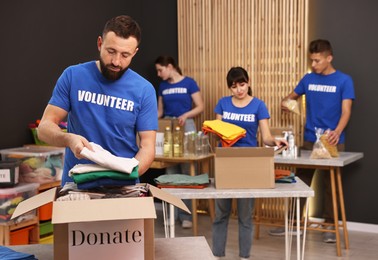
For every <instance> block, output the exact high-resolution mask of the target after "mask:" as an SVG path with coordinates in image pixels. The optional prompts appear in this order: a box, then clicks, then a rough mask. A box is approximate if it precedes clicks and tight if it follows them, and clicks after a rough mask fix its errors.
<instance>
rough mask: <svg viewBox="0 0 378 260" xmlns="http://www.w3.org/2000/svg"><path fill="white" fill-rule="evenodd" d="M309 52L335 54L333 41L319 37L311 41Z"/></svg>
mask: <svg viewBox="0 0 378 260" xmlns="http://www.w3.org/2000/svg"><path fill="white" fill-rule="evenodd" d="M309 52H310V53H311V54H312V53H326V54H328V55H333V50H332V46H331V43H330V42H329V41H327V40H323V39H318V40H314V41H312V42H311V43H310V48H309Z"/></svg>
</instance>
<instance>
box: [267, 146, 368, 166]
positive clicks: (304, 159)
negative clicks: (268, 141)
mask: <svg viewBox="0 0 378 260" xmlns="http://www.w3.org/2000/svg"><path fill="white" fill-rule="evenodd" d="M310 155H311V151H309V150H301V156H300V157H298V158H287V157H282V155H276V156H274V163H277V164H290V165H307V166H310V165H315V166H331V167H343V166H345V165H348V164H351V163H353V162H355V161H357V160H359V159H361V158H363V157H364V154H363V153H359V152H339V157H336V158H331V159H310Z"/></svg>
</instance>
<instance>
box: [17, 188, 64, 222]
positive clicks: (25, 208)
mask: <svg viewBox="0 0 378 260" xmlns="http://www.w3.org/2000/svg"><path fill="white" fill-rule="evenodd" d="M56 190H57V188H52V189H49V190H47V191H45V192H42V193H40V194H37V195H35V196H33V197H31V198H29V199H27V200H24V201H21V202H20V203H19V204H18V205H17V208H16V209H15V211H14V212H13V215H12V218H11V219H14V218H16V217H19V216H21V215H22V214H25V213H27V212H29V211H31V210H33V209H37V208H39V207H41V206H43V205H45V204H47V203H50V202H53V201H54V200H55V195H56Z"/></svg>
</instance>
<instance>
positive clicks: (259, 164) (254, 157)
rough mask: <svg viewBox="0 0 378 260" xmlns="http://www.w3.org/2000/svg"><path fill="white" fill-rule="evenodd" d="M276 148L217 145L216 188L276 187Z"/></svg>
mask: <svg viewBox="0 0 378 260" xmlns="http://www.w3.org/2000/svg"><path fill="white" fill-rule="evenodd" d="M274 187H275V180H274V149H273V148H265V147H217V148H216V149H215V188H217V189H260V188H261V189H264V188H274Z"/></svg>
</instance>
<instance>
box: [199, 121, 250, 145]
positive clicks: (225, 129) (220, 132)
mask: <svg viewBox="0 0 378 260" xmlns="http://www.w3.org/2000/svg"><path fill="white" fill-rule="evenodd" d="M202 131H203V132H204V133H205V134H207V133H208V132H210V133H214V134H216V135H217V136H219V137H220V139H221V142H222V146H223V147H230V146H232V145H233V144H235V143H236V142H237V141H238V140H239V139H241V138H243V137H245V136H246V130H245V129H244V128H242V127H239V126H237V125H234V124H231V123H228V122H224V121H222V120H218V119H216V120H207V121H204V122H203V126H202Z"/></svg>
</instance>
